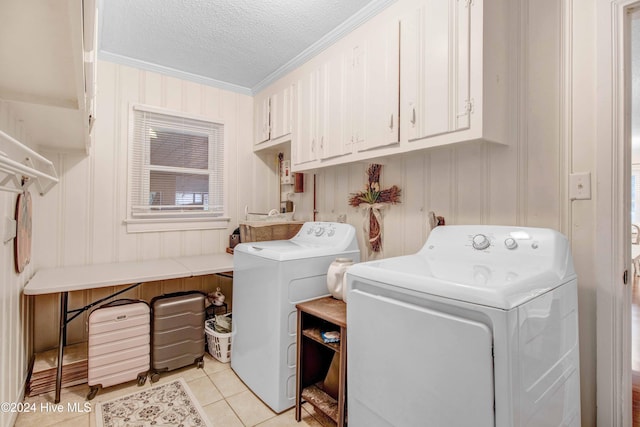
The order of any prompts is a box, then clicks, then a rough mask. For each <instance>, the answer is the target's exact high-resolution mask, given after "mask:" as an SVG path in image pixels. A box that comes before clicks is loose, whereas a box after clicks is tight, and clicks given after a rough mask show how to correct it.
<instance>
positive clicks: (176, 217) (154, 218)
mask: <svg viewBox="0 0 640 427" xmlns="http://www.w3.org/2000/svg"><path fill="white" fill-rule="evenodd" d="M136 111H143V112H150V113H155V114H162V115H166V116H173V117H178V118H185V119H191V120H198V121H203V122H207V123H212V124H215V125H219V126H221V127H222V150H223V155H222V157H223V159H222V174H221V175H222V178H221V179H222V189H223V193H224V194H223V197H222V204H223V207H222V213H221V214H212V213H210V212H198V211H193V212H185V211H183V212H179V211H171V210H168V211H166V212H164V213H146V214H145V213H136V214H134V203H133V200H132V199H133V196H132V192H133V190H132V187H133V185H134V168H136V165H135V158H134V149H135V147H136V143H137V141H136V140H135V127H136V118H135V113H136ZM225 127H226V126H225V123H224V121H223V120H218V119H214V118H210V117H204V116H199V115H194V114H190V113H186V112H183V111H177V110H170V109H165V108H160V107H155V106H151V105H145V104H137V103H136V104H130V107H129V127H128V141H127V148H128V149H127V208H126V209H127V212H126V218H125V220H124V223H125V224H126V227H127V233H143V232H158V231H187V230H212V229H226V228H228V225H229V222H230V220H231V218H230V217H229V215H228V209H229V206H228V188H229V183H228V176H229V174H228V168H227V167H226V165H228V161H227V160H228V150H227V148H228V143H227V132H225ZM213 144H214V142H213V141H211V140H210V141H209V159H208V163H209V165H211V162H212V161H213V160H212V159H213V157H212V156H213V151H212V148H213ZM142 150H143V151H145V152H148V150H149V144H148V141H145V146H144V147H143V148H142ZM151 170H153V168H152V167H149V168H147V171H146V173H148V174H150V173H151ZM209 175H211V172H210V173H209ZM142 179H143V180H144V178H142ZM148 180H149V176H147V181H148ZM210 191H211V188H210Z"/></svg>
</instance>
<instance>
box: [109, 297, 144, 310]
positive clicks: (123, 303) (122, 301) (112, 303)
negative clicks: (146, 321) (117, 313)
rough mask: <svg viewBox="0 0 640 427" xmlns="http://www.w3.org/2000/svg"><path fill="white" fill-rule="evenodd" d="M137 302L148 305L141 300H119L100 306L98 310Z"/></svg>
mask: <svg viewBox="0 0 640 427" xmlns="http://www.w3.org/2000/svg"><path fill="white" fill-rule="evenodd" d="M139 302H143V303H145V304H147V305H149V304H148V303H147V302H146V301H143V300H141V299H135V298H120V299H117V300H114V301H111V302H108V303H106V304H102V305H101V306H100V307H98V308H104V307H117V306H119V305H126V304H134V303H139Z"/></svg>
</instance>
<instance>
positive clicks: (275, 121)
mask: <svg viewBox="0 0 640 427" xmlns="http://www.w3.org/2000/svg"><path fill="white" fill-rule="evenodd" d="M294 92H295V85H294V84H284V85H282V86H281V87H277V88H272V90H270V91H265V92H262V93H261V94H259V95H257V96H256V97H255V98H254V116H255V119H254V125H255V126H254V135H255V143H256V145H257V146H256V149H258V150H259V149H261V148H262V147H264V146H271V145H273V144H279V143H281V142H285V141H288V140H290V139H291V129H292V125H293V99H294Z"/></svg>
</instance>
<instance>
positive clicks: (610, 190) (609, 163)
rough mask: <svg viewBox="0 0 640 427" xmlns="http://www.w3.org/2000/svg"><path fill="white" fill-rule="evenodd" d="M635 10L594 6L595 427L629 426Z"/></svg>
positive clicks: (616, 1) (626, 0)
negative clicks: (632, 27)
mask: <svg viewBox="0 0 640 427" xmlns="http://www.w3.org/2000/svg"><path fill="white" fill-rule="evenodd" d="M638 5H640V1H638V0H596V28H597V31H596V34H597V35H596V60H597V61H596V62H597V78H596V87H597V89H596V100H597V134H596V141H597V142H596V159H597V161H596V192H595V194H596V225H595V232H596V240H595V241H596V247H595V253H594V256H595V260H597V262H596V283H597V291H596V292H597V309H596V310H597V311H596V318H597V322H596V328H597V332H596V334H597V365H596V369H597V374H596V389H597V391H596V393H597V405H598V409H597V423H598V425H602V426H605V425H610V426H616V427H618V426H621V427H630V426H631V423H632V411H631V405H632V393H631V385H632V384H631V286H632V284H631V283H632V277H630V276H631V253H630V252H631V248H630V246H631V245H630V235H631V218H630V209H631V193H630V191H631V190H630V185H631V143H630V140H631V139H630V117H631V115H630V112H631V111H630V105H631V104H630V92H631V86H630V83H631V78H630V75H629V68H630V67H629V65H630V62H629V56H630V55H629V44H630V43H629V40H630V38H629V27H630V25H629V24H630V19H629V11H630V10H631V9H632V8H635V7H638ZM625 274H626V277H627V279H626V281H627V285H625V284H624V279H623V278H624V275H625Z"/></svg>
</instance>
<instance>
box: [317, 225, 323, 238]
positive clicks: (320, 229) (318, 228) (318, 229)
mask: <svg viewBox="0 0 640 427" xmlns="http://www.w3.org/2000/svg"><path fill="white" fill-rule="evenodd" d="M322 233H324V227H317V228H316V236H318V237H320V236H322Z"/></svg>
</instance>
